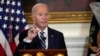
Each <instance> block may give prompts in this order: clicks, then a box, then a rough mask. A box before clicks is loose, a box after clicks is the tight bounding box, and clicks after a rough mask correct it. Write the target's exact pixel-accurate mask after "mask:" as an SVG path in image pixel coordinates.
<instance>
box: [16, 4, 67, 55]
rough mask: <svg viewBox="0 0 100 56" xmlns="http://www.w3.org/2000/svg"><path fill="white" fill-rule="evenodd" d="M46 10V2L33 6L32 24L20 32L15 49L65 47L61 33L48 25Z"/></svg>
mask: <svg viewBox="0 0 100 56" xmlns="http://www.w3.org/2000/svg"><path fill="white" fill-rule="evenodd" d="M48 12H49V10H48V6H47V5H46V4H43V3H38V4H36V5H34V6H33V8H32V19H33V20H34V24H33V26H32V27H31V28H30V29H28V30H26V31H23V32H21V33H20V35H19V45H18V47H17V49H16V50H17V51H18V50H19V49H66V46H65V42H64V37H63V34H62V33H61V32H59V31H56V30H54V29H52V28H50V27H48V17H49V15H48ZM16 55H17V54H16V52H15V56H16ZM66 56H67V55H66Z"/></svg>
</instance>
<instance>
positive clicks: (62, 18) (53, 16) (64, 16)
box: [25, 11, 92, 23]
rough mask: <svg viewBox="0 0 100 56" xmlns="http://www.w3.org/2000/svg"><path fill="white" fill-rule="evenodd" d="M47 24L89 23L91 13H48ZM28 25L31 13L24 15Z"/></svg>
mask: <svg viewBox="0 0 100 56" xmlns="http://www.w3.org/2000/svg"><path fill="white" fill-rule="evenodd" d="M49 15H50V20H49V23H89V22H91V18H92V12H91V11H82V12H50V13H49ZM25 16H26V18H27V21H28V23H33V21H32V19H31V13H25Z"/></svg>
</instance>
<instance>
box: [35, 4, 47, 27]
mask: <svg viewBox="0 0 100 56" xmlns="http://www.w3.org/2000/svg"><path fill="white" fill-rule="evenodd" d="M33 20H34V24H35V25H36V26H37V27H39V28H45V27H46V26H47V25H48V8H47V7H46V6H38V7H36V10H35V12H34V14H33Z"/></svg>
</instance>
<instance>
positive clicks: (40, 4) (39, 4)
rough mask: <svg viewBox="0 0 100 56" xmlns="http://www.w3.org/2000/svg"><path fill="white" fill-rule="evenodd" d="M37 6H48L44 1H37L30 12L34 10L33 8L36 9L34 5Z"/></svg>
mask: <svg viewBox="0 0 100 56" xmlns="http://www.w3.org/2000/svg"><path fill="white" fill-rule="evenodd" d="M38 6H46V7H48V6H47V5H46V4H44V3H37V4H35V5H34V6H33V7H32V13H33V12H34V11H35V9H36V7H38Z"/></svg>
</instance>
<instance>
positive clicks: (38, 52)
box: [19, 49, 67, 56]
mask: <svg viewBox="0 0 100 56" xmlns="http://www.w3.org/2000/svg"><path fill="white" fill-rule="evenodd" d="M19 53H20V56H67V51H66V49H47V50H44V49H34V50H19Z"/></svg>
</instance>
